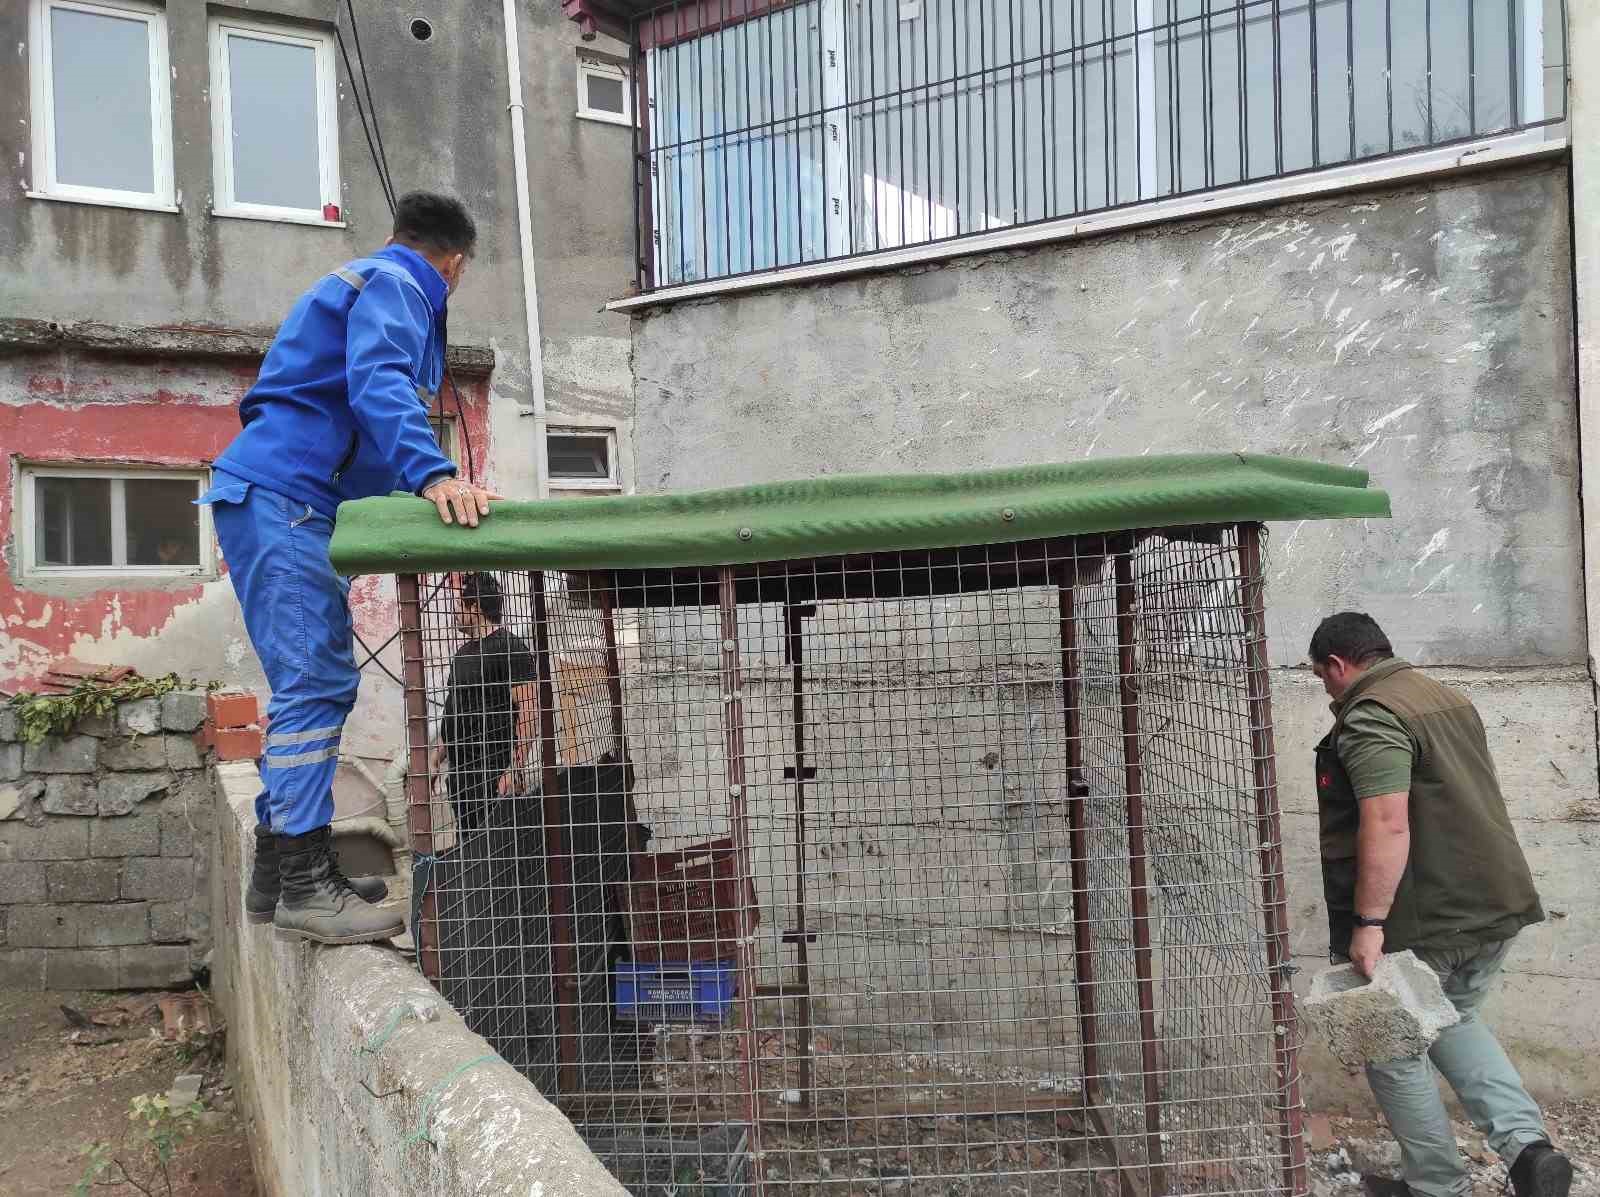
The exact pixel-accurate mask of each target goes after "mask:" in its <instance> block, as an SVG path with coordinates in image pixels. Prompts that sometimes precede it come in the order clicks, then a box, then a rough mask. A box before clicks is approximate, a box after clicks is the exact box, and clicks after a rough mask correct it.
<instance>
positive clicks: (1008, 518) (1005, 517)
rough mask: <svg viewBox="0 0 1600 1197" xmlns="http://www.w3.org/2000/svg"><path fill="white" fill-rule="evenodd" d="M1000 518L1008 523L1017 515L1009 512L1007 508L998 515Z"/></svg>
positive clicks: (1011, 511)
mask: <svg viewBox="0 0 1600 1197" xmlns="http://www.w3.org/2000/svg"><path fill="white" fill-rule="evenodd" d="M1000 518H1001V519H1003V520H1005V521H1006V522H1007V523H1010V522H1011V521H1012V520H1014V519H1016V518H1017V513H1016V512H1015V511H1013V510H1011V508H1009V507H1007V508H1006V509H1005V510H1004V511H1002V512H1001V513H1000Z"/></svg>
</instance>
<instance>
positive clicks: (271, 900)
mask: <svg viewBox="0 0 1600 1197" xmlns="http://www.w3.org/2000/svg"><path fill="white" fill-rule="evenodd" d="M333 867H334V868H335V869H337V868H338V867H339V863H338V859H337V858H335V860H334V866H333ZM340 876H343V874H342V873H341V874H340ZM346 880H347V881H349V883H350V888H351V889H353V890H355V891H356V893H357V894H359V895H360V896H361V898H362V899H363V900H364V901H367V902H381V901H383V900H384V899H385V898H387V897H388V896H389V887H388V886H387V885H385V884H384V882H383V878H382V877H351V878H346ZM278 884H279V882H278V837H277V836H275V835H273V834H272V832H270V831H268V830H267V829H266V828H265V827H262V826H261V825H260V824H259V823H258V824H256V860H255V864H254V866H252V868H251V870H250V886H249V888H248V889H246V890H245V891H244V917H245V918H246V919H247V920H248V921H249V922H252V923H270V922H271V921H272V912H273V911H274V910H276V909H277V908H278Z"/></svg>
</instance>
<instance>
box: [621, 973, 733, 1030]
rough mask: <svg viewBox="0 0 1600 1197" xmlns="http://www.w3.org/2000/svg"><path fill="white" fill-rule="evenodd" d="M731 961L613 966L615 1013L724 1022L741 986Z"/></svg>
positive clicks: (634, 1019) (650, 1018) (652, 1019)
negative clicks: (734, 996)
mask: <svg viewBox="0 0 1600 1197" xmlns="http://www.w3.org/2000/svg"><path fill="white" fill-rule="evenodd" d="M736 974H737V965H735V964H734V962H733V961H731V960H710V961H705V962H703V963H688V962H686V963H682V964H679V963H675V962H672V961H663V962H662V963H659V964H654V963H653V964H634V963H631V962H628V961H621V962H619V963H617V964H616V965H615V966H613V967H612V970H611V976H612V979H613V981H614V982H615V985H616V1008H617V1017H618V1018H621V1019H626V1020H628V1021H629V1022H721V1021H722V1020H723V1019H724V1018H726V1017H727V1016H728V1011H729V1010H731V1009H732V1008H733V995H734V993H735V991H736V990H737V989H738V987H739V981H738V977H737V975H736Z"/></svg>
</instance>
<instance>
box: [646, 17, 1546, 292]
mask: <svg viewBox="0 0 1600 1197" xmlns="http://www.w3.org/2000/svg"><path fill="white" fill-rule="evenodd" d="M633 29H634V33H635V52H634V62H633V72H634V73H633V87H634V89H635V95H636V102H637V109H638V111H639V113H640V114H641V115H640V118H639V120H638V123H637V127H636V129H635V132H634V136H635V139H636V149H637V154H636V157H635V162H636V167H635V175H636V177H635V184H636V188H637V192H638V196H639V206H638V216H639V219H638V236H637V249H638V270H639V286H640V289H641V290H644V291H649V290H655V289H659V288H663V287H672V286H677V285H680V284H685V283H693V282H699V281H703V280H709V279H719V278H729V277H733V276H737V275H745V274H753V273H759V272H763V271H773V270H779V269H783V268H786V267H791V266H799V265H803V264H808V263H816V262H823V261H829V260H835V259H841V258H849V257H854V256H858V255H863V254H871V253H875V252H879V251H882V250H890V249H898V248H901V247H905V246H911V245H919V244H927V243H932V242H941V241H948V240H951V239H954V238H960V237H967V236H971V235H973V234H977V233H983V232H989V231H991V230H995V229H1004V228H1015V227H1020V226H1024V225H1030V224H1036V223H1039V222H1042V221H1049V220H1055V219H1059V218H1061V217H1066V216H1074V215H1080V214H1085V213H1092V212H1100V211H1105V210H1107V209H1111V208H1117V207H1122V206H1126V205H1132V204H1138V203H1145V202H1149V201H1151V200H1156V199H1166V198H1170V197H1174V196H1182V195H1189V194H1194V193H1197V192H1204V191H1210V190H1214V189H1216V188H1221V187H1227V186H1230V185H1234V184H1239V183H1250V182H1258V181H1260V180H1264V179H1273V178H1281V177H1284V176H1289V175H1295V174H1299V173H1302V172H1306V171H1314V170H1319V169H1325V168H1327V167H1330V166H1336V165H1342V164H1346V163H1351V162H1358V161H1364V160H1369V159H1376V158H1383V157H1387V156H1390V155H1395V154H1401V153H1406V152H1410V151H1415V150H1420V149H1427V148H1431V147H1435V146H1443V145H1449V144H1451V143H1457V142H1464V141H1470V140H1473V139H1477V138H1483V137H1486V136H1495V135H1510V134H1515V133H1520V132H1525V131H1528V130H1532V129H1535V128H1537V127H1540V126H1545V125H1550V124H1553V123H1556V122H1559V121H1562V120H1564V119H1565V115H1566V61H1565V50H1564V47H1565V44H1566V36H1565V34H1566V10H1565V5H1564V3H1563V0H1233V2H1228V0H801V2H798V3H786V2H783V0H676V2H675V3H671V4H667V5H663V6H661V7H659V8H656V9H653V10H651V11H650V12H649V13H648V14H646V15H644V16H642V17H640V18H638V19H637V20H636V22H635V24H634V26H633Z"/></svg>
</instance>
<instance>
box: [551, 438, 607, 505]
mask: <svg viewBox="0 0 1600 1197" xmlns="http://www.w3.org/2000/svg"><path fill="white" fill-rule="evenodd" d="M545 445H546V452H547V460H548V462H549V467H550V485H551V486H552V487H554V488H555V489H556V490H618V489H620V488H621V486H622V479H621V478H620V476H619V475H618V473H617V434H616V431H615V430H614V429H610V428H552V429H550V430H549V433H548V435H547V436H546V438H545Z"/></svg>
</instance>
